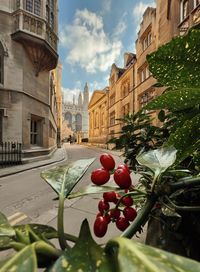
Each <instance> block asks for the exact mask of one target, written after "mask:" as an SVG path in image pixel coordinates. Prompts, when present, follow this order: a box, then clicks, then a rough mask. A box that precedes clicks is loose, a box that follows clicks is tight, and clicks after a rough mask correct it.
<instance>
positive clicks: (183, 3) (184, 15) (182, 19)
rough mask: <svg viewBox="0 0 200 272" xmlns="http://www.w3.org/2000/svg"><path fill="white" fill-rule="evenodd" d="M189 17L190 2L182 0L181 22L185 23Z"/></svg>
mask: <svg viewBox="0 0 200 272" xmlns="http://www.w3.org/2000/svg"><path fill="white" fill-rule="evenodd" d="M186 3H187V14H184V6H185V4H186ZM188 16H189V0H181V2H180V22H183V21H184V20H185V19H186V18H187V17H188Z"/></svg>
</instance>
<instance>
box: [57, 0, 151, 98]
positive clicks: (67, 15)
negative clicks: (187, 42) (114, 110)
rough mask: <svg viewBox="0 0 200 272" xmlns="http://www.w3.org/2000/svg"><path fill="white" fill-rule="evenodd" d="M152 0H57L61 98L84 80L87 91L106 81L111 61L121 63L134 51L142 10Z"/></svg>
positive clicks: (76, 91)
mask: <svg viewBox="0 0 200 272" xmlns="http://www.w3.org/2000/svg"><path fill="white" fill-rule="evenodd" d="M147 6H155V1H154V0H141V1H135V0H123V1H122V0H59V56H60V61H61V63H62V66H63V73H62V90H63V92H64V98H65V100H67V101H72V97H73V95H75V96H76V97H78V94H79V93H80V91H83V88H84V85H85V83H86V82H87V83H88V86H89V91H90V95H91V94H92V92H93V91H94V90H97V89H103V88H104V87H106V86H107V85H108V78H109V74H110V69H111V65H112V64H113V63H116V65H117V66H119V67H122V66H123V55H124V53H125V52H135V40H136V38H137V31H138V26H139V23H140V21H141V18H142V14H143V12H144V10H145V9H146V8H147Z"/></svg>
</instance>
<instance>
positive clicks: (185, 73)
mask: <svg viewBox="0 0 200 272" xmlns="http://www.w3.org/2000/svg"><path fill="white" fill-rule="evenodd" d="M199 48H200V30H199V29H192V30H191V31H189V33H188V34H187V35H185V36H181V37H176V38H174V39H172V41H171V42H169V43H167V44H165V45H163V46H161V47H160V48H159V49H158V50H157V51H156V52H154V53H152V54H151V55H149V56H147V60H148V62H149V64H150V67H149V68H150V71H151V73H152V74H153V76H154V77H155V78H156V79H157V80H158V82H159V83H161V84H163V85H164V86H169V87H172V88H174V89H176V88H178V87H181V88H182V87H183V88H185V87H192V88H195V87H199V86H200V78H199V74H200V54H199Z"/></svg>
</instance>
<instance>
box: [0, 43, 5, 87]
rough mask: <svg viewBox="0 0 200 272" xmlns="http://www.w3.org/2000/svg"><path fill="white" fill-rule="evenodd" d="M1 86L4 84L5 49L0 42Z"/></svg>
mask: <svg viewBox="0 0 200 272" xmlns="http://www.w3.org/2000/svg"><path fill="white" fill-rule="evenodd" d="M0 84H2V85H3V84H4V48H3V45H2V43H1V42H0Z"/></svg>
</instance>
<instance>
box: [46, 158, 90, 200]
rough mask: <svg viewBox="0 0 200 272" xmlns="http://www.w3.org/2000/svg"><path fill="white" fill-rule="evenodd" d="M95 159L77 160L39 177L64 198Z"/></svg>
mask: <svg viewBox="0 0 200 272" xmlns="http://www.w3.org/2000/svg"><path fill="white" fill-rule="evenodd" d="M94 160H95V159H94V158H92V159H88V160H78V161H76V162H74V163H72V164H71V165H67V166H66V165H62V166H58V167H56V168H52V169H50V170H45V171H43V172H42V173H41V177H42V178H43V179H44V180H45V181H46V182H47V183H48V184H49V185H50V186H51V187H52V188H53V189H54V191H55V192H56V193H57V194H58V195H60V194H63V195H64V197H65V198H66V197H67V196H68V195H69V193H70V192H71V190H72V189H73V188H74V186H75V185H76V184H77V183H78V181H79V180H80V179H81V177H82V176H83V174H84V173H85V171H86V170H87V169H88V167H89V166H90V164H91V163H93V161H94Z"/></svg>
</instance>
